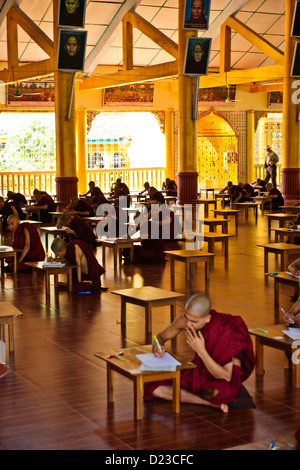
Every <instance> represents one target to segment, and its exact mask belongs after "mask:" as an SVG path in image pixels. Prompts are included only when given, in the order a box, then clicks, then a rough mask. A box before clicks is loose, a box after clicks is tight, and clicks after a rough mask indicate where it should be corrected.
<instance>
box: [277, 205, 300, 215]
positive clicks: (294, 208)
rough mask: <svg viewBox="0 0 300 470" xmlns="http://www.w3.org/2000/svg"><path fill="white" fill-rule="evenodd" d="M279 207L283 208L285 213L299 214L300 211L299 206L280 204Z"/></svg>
mask: <svg viewBox="0 0 300 470" xmlns="http://www.w3.org/2000/svg"><path fill="white" fill-rule="evenodd" d="M278 209H282V210H283V212H284V213H288V212H290V213H292V214H298V212H300V207H299V206H279V207H278Z"/></svg>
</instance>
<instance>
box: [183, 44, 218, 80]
mask: <svg viewBox="0 0 300 470" xmlns="http://www.w3.org/2000/svg"><path fill="white" fill-rule="evenodd" d="M210 48H211V38H197V37H189V38H188V41H187V45H186V52H185V61H184V70H183V73H184V75H207V69H208V63H209V56H210Z"/></svg>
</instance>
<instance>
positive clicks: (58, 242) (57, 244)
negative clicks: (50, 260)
mask: <svg viewBox="0 0 300 470" xmlns="http://www.w3.org/2000/svg"><path fill="white" fill-rule="evenodd" d="M66 249H67V244H66V242H65V240H63V239H62V238H59V237H57V238H55V239H54V240H53V242H52V244H51V250H52V251H54V253H62V252H63V251H66Z"/></svg>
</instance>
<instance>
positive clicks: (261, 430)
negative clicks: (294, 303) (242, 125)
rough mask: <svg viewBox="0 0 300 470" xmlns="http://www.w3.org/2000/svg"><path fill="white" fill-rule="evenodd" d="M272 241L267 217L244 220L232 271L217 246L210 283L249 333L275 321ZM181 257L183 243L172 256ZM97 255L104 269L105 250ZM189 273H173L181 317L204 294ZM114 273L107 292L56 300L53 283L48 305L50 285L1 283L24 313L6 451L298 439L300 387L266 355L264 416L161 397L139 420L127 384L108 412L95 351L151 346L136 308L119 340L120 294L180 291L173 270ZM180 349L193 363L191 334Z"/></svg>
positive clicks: (255, 387) (0, 428)
mask: <svg viewBox="0 0 300 470" xmlns="http://www.w3.org/2000/svg"><path fill="white" fill-rule="evenodd" d="M218 230H220V229H218ZM229 233H235V227H234V220H231V221H230V222H229ZM267 242H268V230H267V218H266V217H264V216H262V215H261V214H260V213H259V217H258V224H257V225H256V224H255V219H254V216H252V215H251V214H249V219H248V221H247V222H246V221H245V216H244V214H243V213H240V214H239V227H238V234H237V235H235V236H234V237H233V238H231V239H230V242H229V259H228V262H227V263H226V262H225V260H224V256H223V255H222V250H221V245H220V246H218V244H216V246H215V250H216V254H217V256H216V258H215V262H214V269H213V271H211V279H210V286H209V287H210V296H211V299H212V302H213V307H214V308H215V309H217V310H219V311H220V312H226V313H231V314H236V315H241V316H242V317H243V318H244V320H245V321H246V323H247V325H248V327H249V328H251V327H259V326H265V325H268V324H272V323H273V322H274V299H273V289H274V286H273V281H272V280H269V281H266V277H265V275H264V268H263V266H264V256H263V249H262V248H258V247H257V245H258V244H263V243H267ZM172 248H173V249H178V248H180V245H179V244H178V245H177V246H176V247H174V246H172V245H170V246H168V247H167V249H172ZM299 248H300V247H299ZM203 249H204V250H206V249H207V246H206V245H204V248H203ZM299 252H300V249H299ZM97 257H98V259H99V261H100V262H101V251H100V248H98V252H97ZM279 262H280V259H276V258H275V256H274V255H272V256H270V261H269V266H270V270H278V266H279V265H278V264H277V263H279ZM183 268H184V265H183V263H178V265H176V267H175V269H176V282H175V286H176V291H177V292H180V293H184V294H185V297H184V298H183V299H182V300H179V301H178V308H177V313H179V312H181V311H182V308H183V306H184V302H185V300H186V299H187V298H188V297H189V296H190V295H191V294H194V293H196V292H199V291H200V292H203V291H204V289H205V285H204V265H203V264H201V263H199V264H198V265H196V266H195V269H194V276H193V278H192V282H191V284H190V285H189V286H188V285H186V282H185V277H184V269H183ZM106 269H107V271H106V273H105V275H104V276H103V277H102V279H103V286H105V287H108V288H109V291H108V292H107V293H101V294H93V295H88V294H69V293H67V292H55V291H54V286H53V284H52V285H51V295H50V296H49V298H48V299H46V296H45V291H44V283H43V279H42V278H41V277H39V279H38V283H39V290H38V291H34V290H33V289H32V281H31V275H30V274H18V275H15V276H14V275H11V274H3V275H2V277H1V287H0V289H1V291H0V292H1V301H6V302H11V303H13V304H14V305H15V306H16V307H17V308H19V309H20V310H21V311H22V312H23V316H22V317H21V318H17V319H16V322H15V352H14V354H10V357H8V358H7V360H8V361H9V364H10V366H11V368H12V372H11V373H10V374H9V375H7V376H5V377H3V378H2V379H1V380H0V393H1V401H0V450H1V449H3V450H4V449H9V450H10V449H120V450H132V449H134V450H137V449H150V450H158V449H167V450H172V449H173V450H177V449H187V450H188V449H199V450H201V449H225V448H229V447H232V446H236V445H240V444H243V443H249V442H255V441H260V440H262V439H266V438H268V437H270V440H271V439H272V438H273V437H276V436H277V435H281V434H285V433H293V432H295V430H296V429H297V427H298V426H299V424H300V389H295V388H292V376H291V372H290V371H289V370H286V369H284V357H283V353H281V352H280V351H274V350H271V349H269V348H266V352H265V370H266V373H265V375H264V376H260V377H256V376H255V374H252V376H251V377H250V378H249V379H248V381H247V382H246V384H245V385H246V387H247V389H248V391H249V392H250V393H251V395H252V396H253V398H254V401H255V403H256V409H250V410H231V411H230V412H229V414H228V415H226V416H225V415H223V414H222V413H221V412H220V411H218V410H215V409H210V408H205V407H199V406H194V405H182V407H181V413H180V415H174V414H173V413H172V409H171V404H170V403H166V402H163V401H160V400H153V401H152V402H147V403H145V405H144V419H143V420H142V421H140V422H135V421H134V420H133V396H132V395H133V394H132V383H131V382H129V381H127V380H126V379H125V378H123V377H118V376H116V380H115V385H116V386H115V404H114V405H113V406H110V407H107V403H106V371H105V364H104V363H103V362H102V361H100V360H99V359H97V358H96V357H95V356H94V353H95V352H96V351H101V350H107V349H113V350H119V349H121V348H123V347H130V346H134V345H138V344H144V343H145V342H146V334H145V318H144V310H143V309H142V308H141V307H138V306H135V305H130V307H129V313H128V315H127V327H126V334H125V335H124V336H122V334H121V326H120V298H119V296H117V295H113V294H112V293H111V291H112V290H114V289H122V288H129V287H139V286H144V285H151V286H155V287H161V288H164V289H170V285H171V284H170V263H169V262H166V263H165V264H164V265H160V266H154V265H153V266H150V265H148V266H137V265H135V266H134V265H131V264H123V265H122V266H121V269H120V270H118V272H117V273H116V274H114V270H113V259H112V257H110V255H109V257H108V259H107V264H106ZM52 282H53V281H52ZM292 293H293V292H292V291H291V290H290V289H289V288H288V287H284V288H281V290H280V306H281V307H283V308H284V309H288V307H289V305H290V298H289V297H290V295H291V294H292ZM169 318H170V317H169V309H168V308H166V307H159V308H157V309H156V310H155V312H154V314H153V332H154V333H155V332H158V331H160V330H161V329H162V328H164V327H165V326H166V325H167V323H168V322H169ZM169 346H170V349H171V348H172V345H171V344H170V345H169ZM174 348H175V349H176V352H177V353H179V354H181V355H184V356H185V357H187V358H188V357H192V353H191V351H189V349H188V347H187V346H186V345H185V341H184V336H183V335H182V336H180V337H179V338H178V340H177V344H176V345H174Z"/></svg>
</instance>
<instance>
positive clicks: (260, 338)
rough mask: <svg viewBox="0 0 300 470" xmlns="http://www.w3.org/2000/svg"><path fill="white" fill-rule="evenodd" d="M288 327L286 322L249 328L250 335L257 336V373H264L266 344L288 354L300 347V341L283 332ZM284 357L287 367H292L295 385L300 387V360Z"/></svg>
mask: <svg viewBox="0 0 300 470" xmlns="http://www.w3.org/2000/svg"><path fill="white" fill-rule="evenodd" d="M286 329H287V327H286V326H285V325H284V324H280V325H267V326H261V327H259V328H251V329H249V333H250V335H252V336H254V337H255V350H256V351H255V356H256V370H255V371H256V374H258V375H262V374H263V373H264V346H269V347H271V348H274V349H279V350H280V351H284V352H285V353H287V354H293V353H294V352H295V351H296V350H297V348H299V347H300V342H299V341H294V340H292V339H291V338H289V337H288V336H286V335H285V334H284V333H283V332H282V330H286ZM284 358H285V367H286V368H288V367H290V366H291V367H292V372H293V387H296V388H300V360H297V361H291V363H290V362H289V361H288V359H287V357H286V355H285V356H284Z"/></svg>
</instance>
